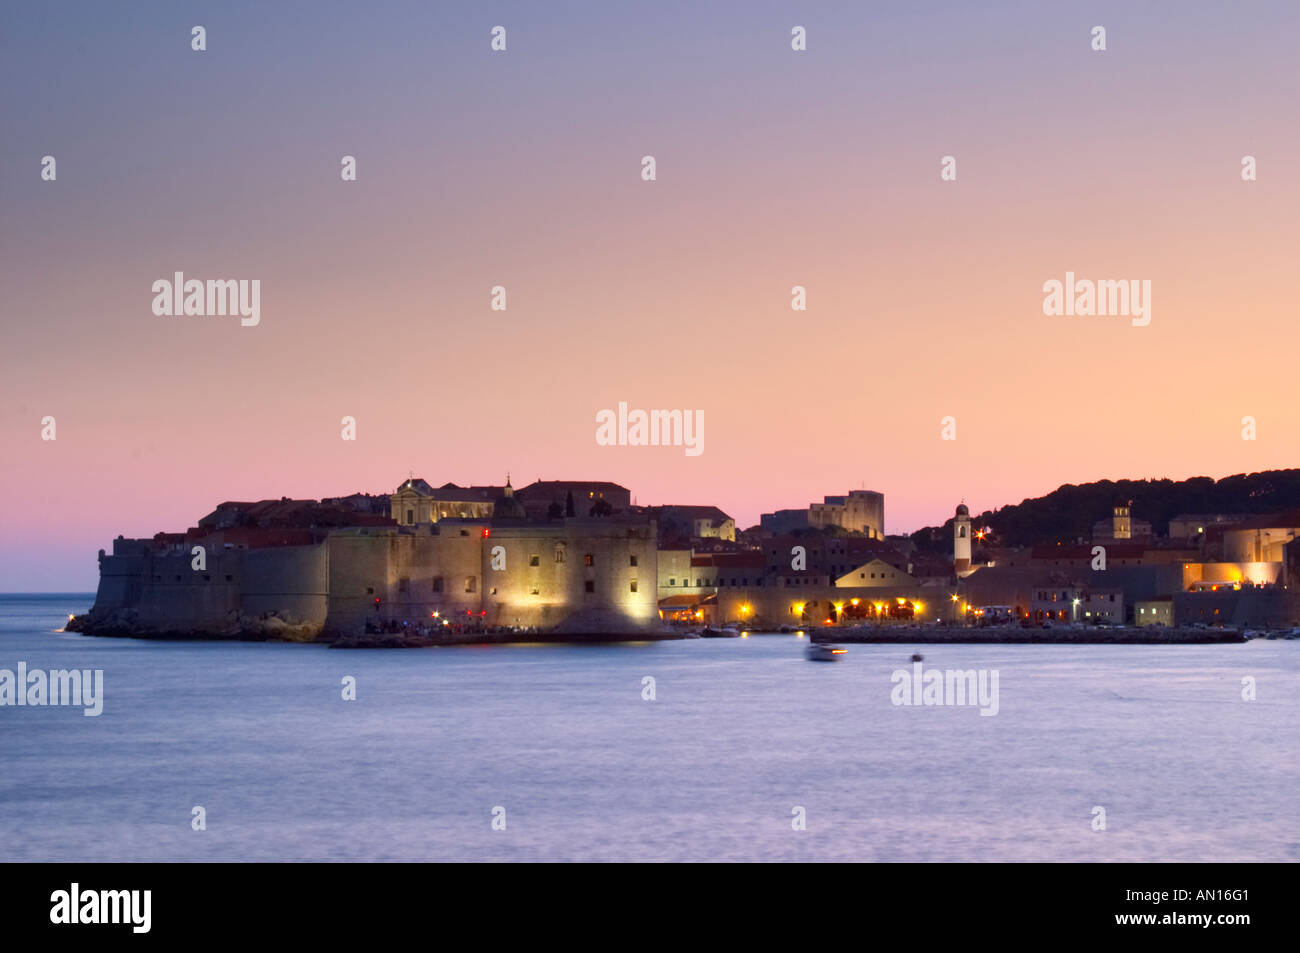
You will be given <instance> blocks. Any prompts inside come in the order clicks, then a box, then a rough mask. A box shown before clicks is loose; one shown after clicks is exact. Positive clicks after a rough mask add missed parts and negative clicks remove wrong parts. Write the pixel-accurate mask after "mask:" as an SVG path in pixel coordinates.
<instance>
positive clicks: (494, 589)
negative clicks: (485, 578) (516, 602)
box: [492, 586, 497, 596]
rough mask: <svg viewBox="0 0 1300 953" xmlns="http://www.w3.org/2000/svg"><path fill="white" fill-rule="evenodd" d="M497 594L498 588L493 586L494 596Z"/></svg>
mask: <svg viewBox="0 0 1300 953" xmlns="http://www.w3.org/2000/svg"><path fill="white" fill-rule="evenodd" d="M496 594H497V587H496V586H493V587H492V595H494V596H495V595H496Z"/></svg>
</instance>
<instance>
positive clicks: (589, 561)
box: [582, 553, 596, 566]
mask: <svg viewBox="0 0 1300 953" xmlns="http://www.w3.org/2000/svg"><path fill="white" fill-rule="evenodd" d="M582 562H583V565H585V566H594V565H596V557H595V556H593V555H591V553H587V554H586V555H585V556H583V557H582Z"/></svg>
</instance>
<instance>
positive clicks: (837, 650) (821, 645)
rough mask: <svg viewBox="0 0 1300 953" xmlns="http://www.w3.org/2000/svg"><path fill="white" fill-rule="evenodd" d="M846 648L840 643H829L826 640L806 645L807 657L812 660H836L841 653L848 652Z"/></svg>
mask: <svg viewBox="0 0 1300 953" xmlns="http://www.w3.org/2000/svg"><path fill="white" fill-rule="evenodd" d="M848 651H849V650H848V649H846V648H844V647H843V646H841V645H830V644H829V643H827V642H813V643H812V644H811V645H809V646H808V658H809V660H810V661H813V662H838V661H839V658H840V656H841V655H845V654H847V653H848Z"/></svg>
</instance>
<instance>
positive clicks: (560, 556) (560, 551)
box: [555, 543, 564, 563]
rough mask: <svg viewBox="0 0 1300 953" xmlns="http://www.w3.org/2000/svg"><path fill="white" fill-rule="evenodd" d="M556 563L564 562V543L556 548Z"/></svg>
mask: <svg viewBox="0 0 1300 953" xmlns="http://www.w3.org/2000/svg"><path fill="white" fill-rule="evenodd" d="M555 561H556V562H557V563H562V562H564V544H563V543H561V544H560V545H558V546H556V547H555Z"/></svg>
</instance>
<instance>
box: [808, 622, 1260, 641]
mask: <svg viewBox="0 0 1300 953" xmlns="http://www.w3.org/2000/svg"><path fill="white" fill-rule="evenodd" d="M812 641H814V642H843V643H886V644H900V645H903V644H911V643H925V644H929V643H939V644H952V645H961V644H978V643H989V644H993V645H1014V644H1025V643H1031V642H1041V643H1043V644H1045V645H1206V644H1214V643H1223V642H1245V641H1246V635H1245V633H1243V632H1241V631H1239V630H1237V629H1192V628H1162V627H1159V626H1140V627H1138V626H1129V627H1124V628H1119V627H1114V628H1112V627H1102V626H1086V627H1085V626H1079V627H1077V628H1066V627H1060V628H1052V629H1025V628H1021V627H1020V626H985V627H976V628H964V627H957V626H952V627H943V626H862V627H860V628H852V629H819V630H815V631H813V632H812Z"/></svg>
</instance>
